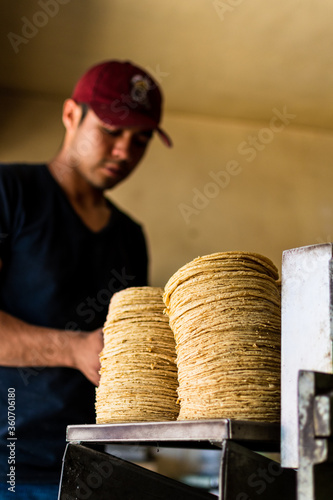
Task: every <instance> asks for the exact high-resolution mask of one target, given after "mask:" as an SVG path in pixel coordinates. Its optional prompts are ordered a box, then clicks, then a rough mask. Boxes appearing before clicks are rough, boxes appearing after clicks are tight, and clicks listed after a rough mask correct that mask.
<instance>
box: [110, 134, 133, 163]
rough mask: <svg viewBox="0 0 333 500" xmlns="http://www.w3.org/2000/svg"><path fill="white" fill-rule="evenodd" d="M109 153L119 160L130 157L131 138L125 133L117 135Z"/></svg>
mask: <svg viewBox="0 0 333 500" xmlns="http://www.w3.org/2000/svg"><path fill="white" fill-rule="evenodd" d="M111 154H112V156H114V157H116V158H118V159H120V160H129V159H130V157H131V138H130V137H129V136H128V137H127V136H126V135H125V134H123V135H120V136H119V137H117V138H116V139H115V141H114V142H113V144H112V147H111Z"/></svg>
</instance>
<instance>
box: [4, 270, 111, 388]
mask: <svg viewBox="0 0 333 500" xmlns="http://www.w3.org/2000/svg"><path fill="white" fill-rule="evenodd" d="M0 269H1V260H0ZM102 348H103V335H102V328H99V329H97V330H94V331H93V332H78V331H70V330H57V329H53V328H44V327H40V326H33V325H30V324H28V323H25V322H24V321H21V320H20V319H17V318H15V317H13V316H11V315H10V314H7V313H6V312H4V311H0V365H2V366H15V367H23V366H49V367H55V366H63V367H68V368H76V369H77V370H80V371H81V372H82V373H83V374H84V375H85V376H86V377H87V378H88V379H89V380H90V381H91V382H92V383H93V384H95V385H98V382H99V378H100V376H99V373H98V372H99V369H100V361H99V353H100V352H101V350H102Z"/></svg>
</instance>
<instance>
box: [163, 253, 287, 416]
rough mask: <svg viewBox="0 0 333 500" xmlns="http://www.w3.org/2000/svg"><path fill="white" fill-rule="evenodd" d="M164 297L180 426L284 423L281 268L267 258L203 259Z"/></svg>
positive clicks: (179, 274)
mask: <svg viewBox="0 0 333 500" xmlns="http://www.w3.org/2000/svg"><path fill="white" fill-rule="evenodd" d="M163 299H164V302H165V305H166V313H167V315H168V316H169V321H170V326H171V328H172V330H173V332H174V335H175V340H176V352H177V366H178V381H179V388H178V394H179V400H180V413H179V417H178V419H179V420H186V419H209V418H232V419H240V420H256V421H265V422H277V421H279V417H280V357H281V356H280V351H281V335H280V333H281V326H280V325H281V305H280V289H279V282H278V270H277V268H276V267H275V265H274V264H273V263H272V262H271V261H270V260H269V259H268V258H266V257H264V256H262V255H259V254H256V253H250V252H224V253H214V254H211V255H206V256H204V257H198V258H196V259H194V260H193V261H191V262H189V263H188V264H186V265H185V266H183V267H182V268H181V269H179V270H178V271H177V272H176V273H175V274H174V275H173V276H172V277H171V278H170V279H169V281H168V282H167V284H166V286H165V291H164V295H163Z"/></svg>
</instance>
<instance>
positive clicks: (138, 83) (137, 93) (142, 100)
mask: <svg viewBox="0 0 333 500" xmlns="http://www.w3.org/2000/svg"><path fill="white" fill-rule="evenodd" d="M131 84H132V90H131V98H132V100H133V101H135V102H137V103H139V104H142V105H143V106H145V107H146V108H150V104H149V100H148V91H149V90H150V89H151V88H152V85H151V82H150V81H149V80H148V78H146V77H145V76H142V75H135V76H133V78H132V79H131Z"/></svg>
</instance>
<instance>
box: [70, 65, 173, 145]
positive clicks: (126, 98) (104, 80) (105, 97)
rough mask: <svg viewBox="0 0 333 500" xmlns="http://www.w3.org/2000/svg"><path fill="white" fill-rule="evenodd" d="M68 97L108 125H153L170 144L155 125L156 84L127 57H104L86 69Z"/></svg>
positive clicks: (159, 99) (159, 101) (158, 114)
mask: <svg viewBox="0 0 333 500" xmlns="http://www.w3.org/2000/svg"><path fill="white" fill-rule="evenodd" d="M72 99H73V100H74V101H76V102H78V103H86V104H88V105H89V107H90V108H91V109H92V110H93V111H94V112H95V113H96V115H97V116H98V118H99V119H100V120H102V121H103V122H104V123H107V124H108V125H116V126H120V127H143V128H148V129H153V130H156V131H157V132H158V134H159V135H160V137H161V139H162V140H163V142H164V143H165V144H166V145H167V146H171V145H172V142H171V139H170V138H169V136H168V135H167V134H166V133H165V132H164V131H163V130H162V129H161V128H160V127H159V123H160V120H161V112H162V101H163V97H162V94H161V90H160V88H159V86H158V84H157V83H156V82H155V80H153V78H152V77H151V76H150V75H149V74H148V73H147V72H146V71H144V70H143V69H142V68H139V67H138V66H134V65H133V64H132V63H131V62H129V61H106V62H103V63H100V64H97V65H95V66H93V67H92V68H90V69H88V71H87V72H86V73H85V74H84V75H83V76H82V77H81V78H80V80H79V81H78V82H77V84H76V86H75V88H74V90H73V94H72Z"/></svg>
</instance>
